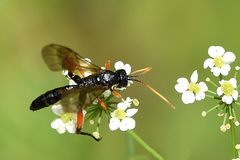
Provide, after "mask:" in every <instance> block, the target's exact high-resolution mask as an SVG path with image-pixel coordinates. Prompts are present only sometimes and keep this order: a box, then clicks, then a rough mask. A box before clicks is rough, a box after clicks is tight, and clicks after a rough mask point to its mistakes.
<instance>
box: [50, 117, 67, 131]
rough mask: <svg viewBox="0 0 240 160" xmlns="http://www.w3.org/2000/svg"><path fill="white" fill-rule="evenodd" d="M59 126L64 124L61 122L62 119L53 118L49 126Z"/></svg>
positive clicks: (54, 127)
mask: <svg viewBox="0 0 240 160" xmlns="http://www.w3.org/2000/svg"><path fill="white" fill-rule="evenodd" d="M59 126H64V123H63V121H62V120H61V119H60V118H58V119H55V120H54V121H53V122H52V123H51V127H52V128H53V129H57V128H58V127H59Z"/></svg>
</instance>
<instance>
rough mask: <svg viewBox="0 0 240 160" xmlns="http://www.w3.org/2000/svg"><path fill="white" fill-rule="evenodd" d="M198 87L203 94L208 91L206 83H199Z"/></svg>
mask: <svg viewBox="0 0 240 160" xmlns="http://www.w3.org/2000/svg"><path fill="white" fill-rule="evenodd" d="M199 86H200V87H201V90H202V91H203V92H206V91H207V90H208V87H207V85H206V83H204V82H200V83H199Z"/></svg>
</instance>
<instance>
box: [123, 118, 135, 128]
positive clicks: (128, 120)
mask: <svg viewBox="0 0 240 160" xmlns="http://www.w3.org/2000/svg"><path fill="white" fill-rule="evenodd" d="M121 123H126V124H127V128H128V130H132V129H134V128H135V126H136V122H135V120H134V119H133V118H125V119H123V120H122V122H121ZM120 126H121V124H120Z"/></svg>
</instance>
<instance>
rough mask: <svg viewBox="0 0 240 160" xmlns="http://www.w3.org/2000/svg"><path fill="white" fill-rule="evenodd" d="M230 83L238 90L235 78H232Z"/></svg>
mask: <svg viewBox="0 0 240 160" xmlns="http://www.w3.org/2000/svg"><path fill="white" fill-rule="evenodd" d="M229 82H230V83H231V84H232V86H233V87H234V88H237V80H236V79H235V78H231V79H230V80H229Z"/></svg>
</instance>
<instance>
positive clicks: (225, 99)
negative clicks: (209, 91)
mask: <svg viewBox="0 0 240 160" xmlns="http://www.w3.org/2000/svg"><path fill="white" fill-rule="evenodd" d="M222 101H223V102H225V103H226V104H231V103H232V102H233V97H232V96H226V95H224V96H223V97H222Z"/></svg>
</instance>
